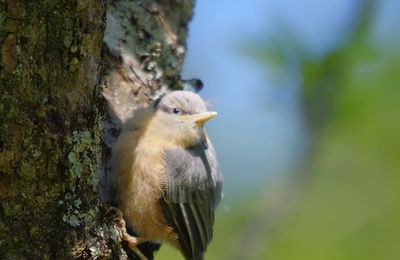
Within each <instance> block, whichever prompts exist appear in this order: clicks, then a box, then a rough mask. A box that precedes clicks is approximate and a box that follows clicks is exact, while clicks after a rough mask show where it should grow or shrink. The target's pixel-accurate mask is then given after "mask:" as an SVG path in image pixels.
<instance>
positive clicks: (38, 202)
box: [0, 0, 193, 259]
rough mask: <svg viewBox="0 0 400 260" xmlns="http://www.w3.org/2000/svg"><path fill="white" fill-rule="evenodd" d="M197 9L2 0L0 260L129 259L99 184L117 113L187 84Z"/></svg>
mask: <svg viewBox="0 0 400 260" xmlns="http://www.w3.org/2000/svg"><path fill="white" fill-rule="evenodd" d="M192 8H193V1H187V0H175V1H163V0H162V1H149V0H142V1H126V0H125V1H123V0H115V1H108V5H107V4H106V1H103V0H94V1H87V0H60V1H50V0H42V1H39V0H33V1H27V0H0V256H1V257H0V258H1V259H53V258H61V259H64V258H72V257H75V258H83V259H95V258H99V257H114V258H120V259H124V258H127V257H128V256H127V254H126V252H124V250H122V248H121V245H120V243H119V238H118V230H117V229H116V228H115V225H114V224H113V219H112V216H111V219H110V216H109V215H108V213H107V211H106V209H105V206H104V204H103V203H102V202H101V201H100V200H99V198H98V194H97V192H98V191H100V194H103V195H104V194H107V191H108V190H107V188H108V186H107V184H105V183H107V178H106V177H107V171H108V170H109V168H108V159H109V155H110V150H109V149H110V147H111V145H112V142H113V140H114V139H115V137H116V136H117V134H118V130H119V126H120V123H121V122H122V121H123V120H124V119H126V118H127V117H129V114H130V113H131V112H132V111H133V110H134V109H135V108H136V107H138V106H140V105H143V104H146V103H148V102H150V101H151V100H152V99H153V98H154V97H155V96H157V95H159V94H162V93H164V92H165V91H168V90H169V89H176V88H179V87H180V85H179V82H178V79H179V73H180V70H181V66H182V62H183V57H184V54H185V49H186V34H187V25H188V22H189V20H190V18H191V16H192ZM106 10H107V15H106ZM106 19H107V30H106ZM113 26H115V27H113ZM114 29H115V32H118V33H121V34H117V35H115V34H112V32H113V30H114ZM110 30H111V31H110ZM104 36H105V37H104ZM113 36H117V37H116V38H112V37H113ZM103 37H104V42H105V44H104V42H103ZM110 37H111V38H110ZM106 64H107V65H106ZM105 85H106V86H107V87H106V88H105ZM103 90H104V91H103ZM125 94H126V95H125ZM103 96H104V97H105V99H106V101H107V102H104V99H103ZM110 97H112V98H110ZM118 103H119V104H121V103H122V105H118ZM106 104H107V107H109V108H110V109H109V110H108V113H107V112H106V110H105V105H106ZM104 121H106V129H105V138H103V136H104V135H103V133H104ZM103 140H105V141H106V142H105V145H104V143H103ZM104 148H105V149H104ZM100 169H101V170H100ZM99 172H100V179H99V176H98V173H99ZM99 182H100V184H99V185H98V183H99ZM104 190H105V191H106V192H103V191H104ZM102 199H104V197H102ZM147 249H148V252H150V254H151V252H152V251H154V249H155V248H154V247H151V246H149V247H147Z"/></svg>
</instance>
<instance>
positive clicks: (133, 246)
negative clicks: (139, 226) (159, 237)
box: [109, 207, 148, 260]
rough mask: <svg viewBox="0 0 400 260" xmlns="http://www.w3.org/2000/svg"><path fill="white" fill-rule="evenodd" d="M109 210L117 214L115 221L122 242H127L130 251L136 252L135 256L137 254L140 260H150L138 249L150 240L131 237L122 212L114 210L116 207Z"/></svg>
mask: <svg viewBox="0 0 400 260" xmlns="http://www.w3.org/2000/svg"><path fill="white" fill-rule="evenodd" d="M109 210H113V211H115V213H116V218H115V221H116V223H117V227H118V229H119V231H120V236H121V240H123V241H126V242H127V244H128V247H129V249H130V250H132V251H133V252H135V254H137V256H138V257H139V258H140V260H148V259H147V257H146V256H145V255H143V253H142V252H141V251H140V250H139V249H138V248H137V245H139V244H140V243H143V242H146V241H148V239H146V238H144V237H135V236H131V235H129V233H128V231H127V229H126V222H125V220H124V219H123V217H122V212H121V211H120V210H119V209H117V208H114V207H111V208H110V209H109Z"/></svg>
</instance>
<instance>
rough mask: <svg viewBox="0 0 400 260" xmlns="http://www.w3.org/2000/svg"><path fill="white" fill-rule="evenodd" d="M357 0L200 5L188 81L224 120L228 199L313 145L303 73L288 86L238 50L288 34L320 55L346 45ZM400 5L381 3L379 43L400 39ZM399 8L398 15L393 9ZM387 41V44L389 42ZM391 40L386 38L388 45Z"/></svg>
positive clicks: (220, 138) (219, 135)
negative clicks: (199, 86) (199, 85)
mask: <svg viewBox="0 0 400 260" xmlns="http://www.w3.org/2000/svg"><path fill="white" fill-rule="evenodd" d="M357 4H358V1H355V0H354V1H349V0H335V1H320V0H306V1H297V0H286V1H280V0H269V1H265V0H246V1H244V0H239V1H227V0H220V1H212V0H198V1H197V4H196V8H195V16H194V19H193V20H192V22H191V24H190V32H189V38H188V53H187V56H186V61H185V65H184V70H183V77H184V78H192V77H196V78H197V77H198V78H200V79H201V80H202V81H203V82H204V83H205V87H204V89H203V91H202V92H201V95H202V96H203V97H205V98H206V99H207V100H208V101H210V102H211V104H212V106H211V109H212V110H216V111H217V112H218V113H219V116H218V117H217V118H216V119H215V120H213V121H212V122H210V123H209V125H208V132H209V134H210V136H211V138H212V141H213V143H214V145H215V146H216V149H217V153H218V156H219V159H220V164H221V168H222V171H223V174H224V176H225V193H226V195H227V196H228V198H229V197H230V196H233V194H234V192H235V191H237V190H238V189H244V190H249V189H251V188H252V187H254V185H256V184H260V183H264V181H268V180H271V179H270V178H268V177H271V176H276V175H281V174H285V173H288V172H290V171H291V169H292V168H293V167H296V165H297V163H298V162H299V161H300V160H301V158H302V157H304V156H305V154H306V147H307V143H308V136H307V131H306V130H305V127H304V123H303V119H302V114H301V109H300V104H299V99H298V94H297V92H298V89H299V86H298V83H297V82H298V80H296V75H293V79H288V80H287V81H285V83H282V82H281V83H277V82H276V81H274V80H273V76H274V75H273V71H268V70H267V68H266V67H265V66H262V65H261V64H260V63H257V62H255V61H253V60H252V59H250V58H248V57H246V55H244V54H243V53H241V52H240V51H238V49H239V46H241V45H242V44H244V43H249V42H261V41H268V39H269V38H271V37H273V35H274V34H276V33H279V31H280V30H282V29H283V28H287V29H288V30H290V33H292V34H293V35H295V36H296V38H298V39H299V40H300V41H301V43H302V45H303V46H304V47H306V48H307V49H308V50H309V51H310V52H311V53H313V54H315V55H321V54H323V53H325V52H326V51H328V50H329V49H330V48H333V47H334V46H336V45H337V44H340V42H341V41H342V40H343V37H344V35H345V34H346V32H347V30H348V29H349V28H348V27H349V24H351V21H352V19H353V12H354V10H355V8H356V7H357ZM399 7H400V4H399V1H396V0H385V1H381V6H380V8H379V10H378V21H377V23H376V26H375V28H376V30H375V33H374V40H375V41H376V42H388V40H387V37H389V38H390V37H393V32H397V35H399V30H400V29H399V28H400V26H393V25H395V24H396V22H397V23H398V21H399V19H398V18H397V16H398V15H397V11H399V10H400V8H399ZM394 10H397V11H394ZM385 37H386V38H385ZM385 39H386V40H385Z"/></svg>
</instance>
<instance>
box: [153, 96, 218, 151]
mask: <svg viewBox="0 0 400 260" xmlns="http://www.w3.org/2000/svg"><path fill="white" fill-rule="evenodd" d="M155 109H156V111H155V114H154V117H153V119H152V126H153V130H154V131H155V132H156V134H157V135H158V136H159V137H161V138H162V139H167V140H168V141H171V142H173V143H174V144H176V145H180V146H186V147H187V146H192V145H195V144H197V143H199V142H201V141H202V140H204V138H205V132H204V124H205V123H206V122H207V121H208V120H210V119H211V118H213V117H215V116H216V115H217V113H216V112H209V111H207V107H206V104H205V102H204V101H203V99H202V98H201V97H200V96H199V95H197V94H195V93H193V92H189V91H174V92H171V93H169V94H167V95H165V96H163V97H162V98H161V99H160V100H159V101H158V102H156V104H155Z"/></svg>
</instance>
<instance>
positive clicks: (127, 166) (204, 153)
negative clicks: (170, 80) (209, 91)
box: [112, 91, 222, 260]
mask: <svg viewBox="0 0 400 260" xmlns="http://www.w3.org/2000/svg"><path fill="white" fill-rule="evenodd" d="M216 115H217V113H215V112H208V111H207V108H206V105H205V103H204V101H203V100H202V99H201V98H200V96H198V95H197V94H195V93H192V92H189V91H174V92H171V93H169V94H167V95H165V96H164V97H162V98H161V99H159V100H158V101H157V102H154V103H153V104H152V105H151V106H149V107H147V108H144V109H141V110H140V111H137V112H136V113H135V115H134V117H133V118H132V119H131V120H130V121H129V122H128V123H127V124H126V125H125V126H124V127H123V129H122V132H121V134H120V136H119V138H118V140H117V141H116V143H115V144H114V146H113V150H112V157H113V172H112V176H113V183H114V187H115V190H116V201H117V204H118V208H119V210H121V212H122V214H123V218H124V220H125V221H126V222H127V224H128V225H129V226H131V227H132V228H133V229H134V230H135V231H136V233H137V234H138V235H137V237H133V236H130V235H128V234H127V233H126V231H125V230H123V232H122V233H123V235H122V237H123V239H124V240H126V241H127V242H128V245H129V247H130V248H132V249H134V248H135V247H136V245H138V244H140V243H142V242H145V241H166V242H168V243H170V244H172V245H173V246H175V247H176V248H178V249H179V250H180V251H181V253H182V254H183V255H184V256H185V258H186V259H193V260H198V259H203V255H204V253H205V251H206V249H207V245H208V244H209V242H210V240H211V238H212V233H213V224H214V211H215V209H216V207H217V205H218V203H219V201H220V200H221V190H222V175H221V174H220V171H219V167H218V162H217V159H216V155H215V151H214V148H213V146H212V144H211V142H210V140H209V139H208V137H207V134H206V132H205V129H204V124H205V123H206V122H207V121H208V120H210V119H211V118H213V117H215V116H216ZM123 229H124V228H123Z"/></svg>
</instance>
